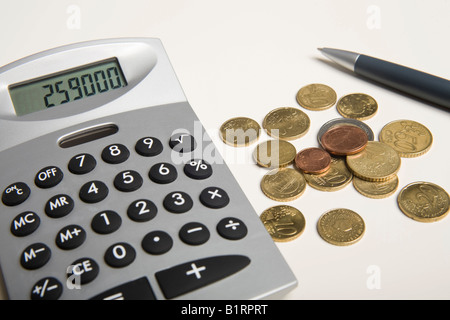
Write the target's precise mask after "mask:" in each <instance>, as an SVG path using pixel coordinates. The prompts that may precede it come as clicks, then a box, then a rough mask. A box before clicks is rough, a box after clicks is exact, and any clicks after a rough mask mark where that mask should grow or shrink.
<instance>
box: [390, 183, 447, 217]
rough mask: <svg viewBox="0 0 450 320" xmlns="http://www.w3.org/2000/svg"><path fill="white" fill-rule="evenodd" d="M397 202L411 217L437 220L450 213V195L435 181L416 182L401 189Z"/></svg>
mask: <svg viewBox="0 0 450 320" xmlns="http://www.w3.org/2000/svg"><path fill="white" fill-rule="evenodd" d="M397 202H398V205H399V207H400V210H401V211H402V212H403V213H404V214H405V215H406V216H408V217H410V218H411V219H414V220H416V221H420V222H435V221H439V220H441V219H443V218H444V217H446V216H447V215H448V212H449V205H450V197H449V195H448V193H447V192H446V191H445V190H444V189H443V188H442V187H440V186H438V185H436V184H434V183H430V182H414V183H411V184H409V185H407V186H406V187H404V188H403V189H402V190H401V191H400V194H399V195H398V198H397Z"/></svg>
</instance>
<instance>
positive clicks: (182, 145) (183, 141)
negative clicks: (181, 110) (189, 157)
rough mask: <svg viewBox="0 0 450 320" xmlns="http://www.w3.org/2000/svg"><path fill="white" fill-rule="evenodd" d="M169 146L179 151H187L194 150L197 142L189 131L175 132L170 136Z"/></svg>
mask: <svg viewBox="0 0 450 320" xmlns="http://www.w3.org/2000/svg"><path fill="white" fill-rule="evenodd" d="M169 145H170V147H171V148H172V149H173V150H174V151H177V152H180V153H188V152H191V151H194V149H195V148H196V147H197V143H196V142H195V139H194V137H193V136H191V135H190V134H189V133H177V134H174V135H173V136H172V137H170V141H169Z"/></svg>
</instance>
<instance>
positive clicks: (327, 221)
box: [317, 209, 366, 246]
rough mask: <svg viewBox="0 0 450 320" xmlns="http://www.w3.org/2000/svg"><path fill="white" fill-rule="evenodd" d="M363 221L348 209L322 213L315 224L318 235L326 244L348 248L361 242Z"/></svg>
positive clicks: (363, 230) (363, 228)
mask: <svg viewBox="0 0 450 320" xmlns="http://www.w3.org/2000/svg"><path fill="white" fill-rule="evenodd" d="M365 228H366V227H365V224H364V220H363V219H362V218H361V217H360V216H359V214H357V213H356V212H353V211H351V210H349V209H334V210H331V211H328V212H326V213H324V214H323V215H322V216H321V217H320V218H319V221H318V223H317V231H318V232H319V235H320V236H321V237H322V239H324V240H325V241H327V242H328V243H331V244H334V245H336V246H348V245H351V244H354V243H356V242H358V241H359V240H361V238H362V236H363V235H364V232H365Z"/></svg>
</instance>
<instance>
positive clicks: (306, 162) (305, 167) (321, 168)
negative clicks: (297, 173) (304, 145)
mask: <svg viewBox="0 0 450 320" xmlns="http://www.w3.org/2000/svg"><path fill="white" fill-rule="evenodd" d="M295 165H296V166H297V168H299V169H300V170H302V171H303V172H304V173H311V174H319V173H323V172H325V171H327V170H328V169H330V166H331V156H330V154H329V153H328V152H326V151H325V150H322V149H319V148H308V149H304V150H302V151H300V152H299V153H298V154H297V156H296V157H295Z"/></svg>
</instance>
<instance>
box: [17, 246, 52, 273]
mask: <svg viewBox="0 0 450 320" xmlns="http://www.w3.org/2000/svg"><path fill="white" fill-rule="evenodd" d="M51 256H52V252H51V251H50V248H49V247H47V246H46V245H45V244H43V243H35V244H32V245H31V246H29V247H27V248H26V249H25V250H23V252H22V256H21V258H20V264H21V265H22V267H24V268H25V269H27V270H36V269H39V268H41V267H43V266H44V265H45V264H46V263H47V262H48V261H49V260H50V257H51Z"/></svg>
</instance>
